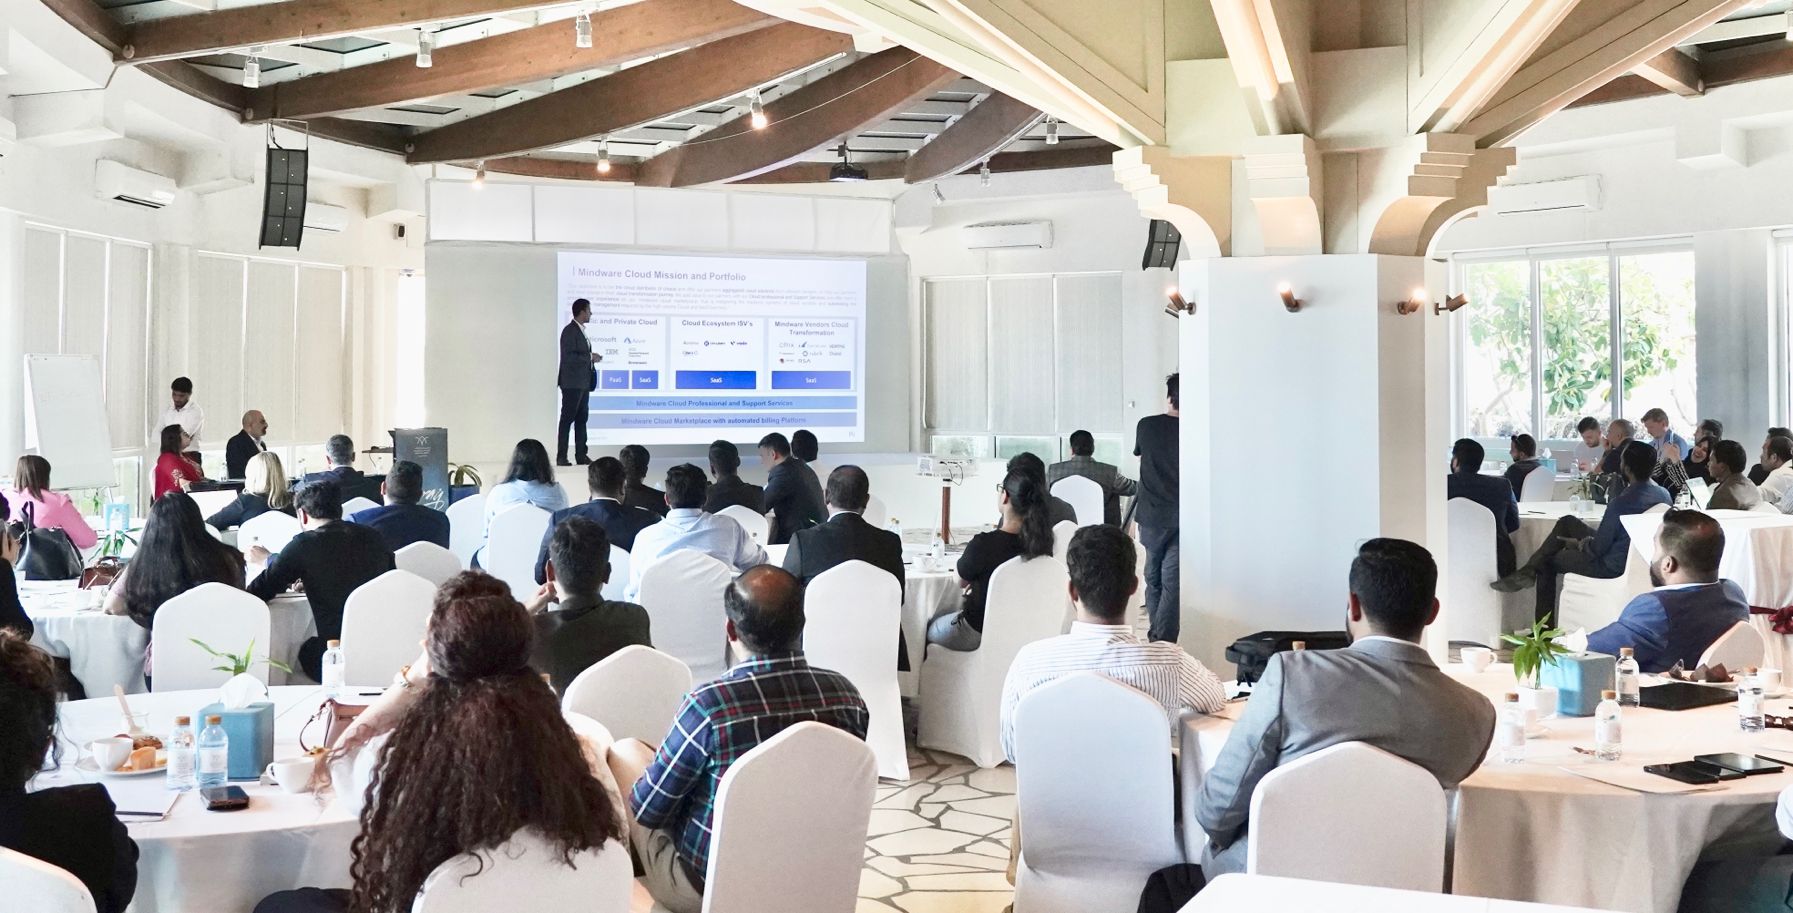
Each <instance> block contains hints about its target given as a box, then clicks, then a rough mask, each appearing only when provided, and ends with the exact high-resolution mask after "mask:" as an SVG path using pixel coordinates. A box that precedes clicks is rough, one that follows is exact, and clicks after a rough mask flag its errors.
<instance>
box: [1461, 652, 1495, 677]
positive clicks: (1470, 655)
mask: <svg viewBox="0 0 1793 913" xmlns="http://www.w3.org/2000/svg"><path fill="white" fill-rule="evenodd" d="M1458 656H1460V657H1461V658H1462V660H1463V665H1465V666H1468V667H1469V668H1470V671H1472V672H1486V671H1487V670H1488V667H1489V666H1492V665H1494V651H1493V650H1490V649H1488V648H1487V647H1464V648H1463V649H1462V650H1460V651H1458Z"/></svg>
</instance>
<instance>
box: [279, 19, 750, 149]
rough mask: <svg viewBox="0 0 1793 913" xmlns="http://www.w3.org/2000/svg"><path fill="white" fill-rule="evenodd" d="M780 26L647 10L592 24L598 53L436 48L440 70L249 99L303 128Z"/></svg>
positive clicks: (558, 37)
mask: <svg viewBox="0 0 1793 913" xmlns="http://www.w3.org/2000/svg"><path fill="white" fill-rule="evenodd" d="M779 21H780V20H778V19H776V18H774V17H772V16H768V15H766V14H765V13H762V12H759V11H757V10H753V9H749V8H747V7H745V6H741V5H739V4H736V3H733V2H731V0H644V2H641V3H633V4H630V5H628V6H619V7H616V8H614V9H608V10H604V11H601V12H598V13H594V14H592V30H593V32H594V33H595V34H596V35H597V36H598V41H597V42H596V46H595V47H591V48H585V49H580V48H577V47H575V46H574V43H573V26H572V23H570V22H552V23H549V24H547V25H540V26H536V27H535V28H529V29H523V30H521V31H516V32H511V33H510V34H507V35H495V36H493V37H490V38H484V39H481V40H479V41H469V42H467V43H465V44H457V45H451V46H449V47H444V48H438V49H436V52H435V55H434V57H435V59H434V63H435V65H434V66H432V67H429V68H427V69H426V68H421V67H418V66H417V65H416V63H415V62H414V61H413V60H412V59H411V58H410V57H404V58H400V59H397V60H386V61H382V62H380V63H372V64H367V65H366V66H359V67H352V68H350V69H347V70H342V71H339V72H336V73H322V74H319V75H316V76H307V77H304V78H301V79H295V80H291V81H289V82H283V83H279V84H276V85H273V86H269V87H267V88H263V89H257V90H254V91H252V92H251V96H250V106H249V107H250V108H251V110H250V112H249V113H248V114H247V115H246V118H247V119H249V120H254V121H263V120H272V119H277V118H285V119H301V120H303V119H306V118H311V117H318V116H320V115H325V114H337V113H341V112H343V111H355V110H359V109H361V108H377V107H385V106H388V105H400V104H404V103H406V102H412V101H419V100H422V99H426V98H431V97H434V96H437V95H454V94H463V93H468V92H480V91H485V90H489V89H498V88H503V87H505V86H514V85H517V84H519V83H525V82H531V81H534V80H539V79H552V78H554V77H556V76H567V75H570V74H573V73H579V72H583V71H586V70H592V69H597V68H599V67H614V66H620V65H622V64H624V63H628V62H630V61H633V60H639V59H641V58H643V57H652V56H655V55H658V54H664V53H666V52H668V51H678V50H683V49H685V48H689V47H693V46H696V45H701V44H707V43H709V42H712V41H720V40H721V39H723V38H729V37H732V36H735V35H739V34H741V33H743V32H747V31H750V30H752V29H757V28H764V27H765V26H767V25H770V24H773V23H776V22H779Z"/></svg>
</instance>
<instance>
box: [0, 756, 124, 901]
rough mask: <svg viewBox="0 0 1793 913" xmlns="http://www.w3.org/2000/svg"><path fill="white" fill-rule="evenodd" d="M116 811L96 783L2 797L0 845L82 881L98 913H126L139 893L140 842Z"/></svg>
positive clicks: (11, 793) (0, 802)
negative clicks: (135, 839) (124, 912)
mask: <svg viewBox="0 0 1793 913" xmlns="http://www.w3.org/2000/svg"><path fill="white" fill-rule="evenodd" d="M115 811H116V807H115V806H114V805H113V804H112V797H111V796H110V795H109V794H107V792H106V787H104V786H101V785H99V784H97V783H87V784H82V785H80V786H60V787H55V788H51V789H42V790H38V791H37V792H34V793H27V792H25V791H24V790H23V789H16V790H11V791H4V792H0V846H3V847H6V848H7V849H9V850H14V851H16V852H20V853H24V854H25V855H27V856H31V857H33V858H35V859H41V860H43V861H44V862H48V863H50V864H51V865H54V866H57V867H59V868H61V869H63V870H65V871H67V872H68V873H69V874H71V875H73V876H75V877H76V878H79V879H81V883H82V884H84V885H86V886H87V890H88V891H90V892H92V893H93V901H94V906H95V908H96V909H98V910H99V913H122V911H123V910H124V908H125V907H126V906H127V905H129V904H130V902H131V897H132V895H134V894H136V893H137V843H136V841H134V840H132V839H131V835H130V834H129V833H128V832H126V831H125V826H124V823H123V822H121V821H119V820H118V818H117V817H116V814H115ZM10 903H11V902H0V907H8V908H10Z"/></svg>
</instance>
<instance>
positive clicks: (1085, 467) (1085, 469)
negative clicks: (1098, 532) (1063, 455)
mask: <svg viewBox="0 0 1793 913" xmlns="http://www.w3.org/2000/svg"><path fill="white" fill-rule="evenodd" d="M1095 453H1096V437H1095V435H1093V434H1090V433H1089V432H1088V431H1084V430H1082V429H1079V430H1077V431H1073V432H1071V458H1070V459H1068V460H1065V461H1063V462H1061V463H1053V464H1052V465H1051V466H1048V467H1046V491H1047V493H1048V494H1050V493H1051V491H1052V486H1054V485H1057V484H1058V483H1059V482H1060V481H1062V480H1064V479H1067V478H1070V477H1071V476H1083V477H1084V478H1086V479H1089V480H1090V481H1092V482H1094V483H1096V484H1097V485H1100V486H1102V522H1103V523H1106V524H1108V525H1109V526H1119V525H1121V498H1122V497H1123V496H1127V497H1131V496H1132V495H1133V494H1134V493H1135V492H1137V491H1138V490H1139V483H1138V482H1135V481H1133V480H1132V479H1129V478H1127V477H1126V476H1124V475H1121V471H1120V469H1119V468H1117V467H1116V466H1115V465H1114V464H1113V463H1103V462H1100V461H1098V460H1097V459H1096V457H1095ZM1061 500H1062V499H1061ZM1073 512H1074V511H1073Z"/></svg>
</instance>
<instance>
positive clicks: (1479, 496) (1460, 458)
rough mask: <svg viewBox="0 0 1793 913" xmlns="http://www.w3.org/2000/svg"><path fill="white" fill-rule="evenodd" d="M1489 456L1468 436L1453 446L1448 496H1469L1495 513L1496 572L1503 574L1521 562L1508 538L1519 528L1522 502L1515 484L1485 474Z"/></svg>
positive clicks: (1446, 489)
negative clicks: (1518, 560)
mask: <svg viewBox="0 0 1793 913" xmlns="http://www.w3.org/2000/svg"><path fill="white" fill-rule="evenodd" d="M1486 456H1487V454H1486V452H1485V451H1483V450H1482V445H1480V444H1478V443H1476V442H1475V441H1472V440H1470V439H1469V438H1464V439H1462V440H1460V441H1458V442H1457V443H1456V444H1454V445H1452V446H1451V474H1450V476H1449V477H1447V478H1446V479H1445V492H1446V495H1445V496H1446V497H1448V498H1468V499H1469V500H1471V501H1474V502H1476V503H1477V504H1480V505H1482V506H1483V507H1486V508H1488V512H1489V513H1491V514H1493V515H1494V566H1495V571H1496V573H1498V574H1500V575H1501V576H1503V577H1504V576H1506V575H1508V574H1511V573H1512V572H1513V565H1514V564H1516V563H1518V562H1517V559H1516V558H1515V557H1514V556H1513V540H1512V539H1510V538H1508V537H1509V536H1510V535H1511V534H1512V532H1513V531H1514V530H1516V529H1518V528H1519V501H1518V499H1516V498H1514V497H1513V486H1512V485H1511V484H1510V483H1508V482H1507V480H1506V479H1504V478H1502V477H1500V476H1485V475H1482V460H1483V458H1484V457H1486Z"/></svg>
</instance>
